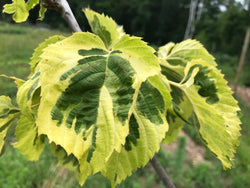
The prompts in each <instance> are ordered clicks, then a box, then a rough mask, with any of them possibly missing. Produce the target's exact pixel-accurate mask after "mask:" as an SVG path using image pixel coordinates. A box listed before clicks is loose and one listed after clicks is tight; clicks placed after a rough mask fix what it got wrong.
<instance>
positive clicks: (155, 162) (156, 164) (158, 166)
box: [150, 154, 175, 188]
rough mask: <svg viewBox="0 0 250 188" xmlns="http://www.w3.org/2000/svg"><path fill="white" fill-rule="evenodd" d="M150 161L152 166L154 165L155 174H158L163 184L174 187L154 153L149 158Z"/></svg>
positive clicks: (169, 187)
mask: <svg viewBox="0 0 250 188" xmlns="http://www.w3.org/2000/svg"><path fill="white" fill-rule="evenodd" d="M150 162H151V164H152V166H153V167H154V169H155V171H156V172H157V174H158V175H159V176H160V178H161V180H162V182H163V184H164V185H165V186H166V187H167V188H175V186H174V184H173V183H172V181H171V180H170V178H169V177H168V175H167V172H166V171H165V169H164V168H163V166H162V165H161V163H160V162H159V161H158V158H157V156H156V154H155V155H154V157H153V158H152V159H151V161H150Z"/></svg>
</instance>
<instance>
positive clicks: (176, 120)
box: [158, 39, 216, 144]
mask: <svg viewBox="0 0 250 188" xmlns="http://www.w3.org/2000/svg"><path fill="white" fill-rule="evenodd" d="M158 57H159V60H160V64H161V72H162V74H163V75H165V76H166V77H167V78H168V80H170V81H172V83H180V82H181V81H182V80H183V79H184V77H185V72H184V71H185V67H186V66H187V64H188V63H189V61H191V60H195V59H202V60H204V61H206V62H207V63H208V64H210V65H212V66H216V63H215V61H214V58H213V57H212V56H211V55H210V54H209V53H208V52H207V50H206V49H205V48H204V47H203V46H202V44H200V43H199V42H198V41H196V40H190V39H188V40H185V41H183V42H181V43H177V44H174V43H172V42H170V43H168V44H166V45H164V46H162V47H160V48H159V50H158ZM172 83H170V85H171V95H172V97H173V108H171V109H170V110H169V113H168V114H167V119H168V122H169V131H168V132H167V134H166V139H165V142H166V143H168V144H170V143H171V142H173V141H174V140H175V139H176V137H177V136H178V133H179V131H180V130H181V128H182V127H183V125H184V124H185V123H188V119H189V118H190V116H191V115H192V106H191V105H190V102H189V101H188V99H187V97H186V96H185V94H184V93H183V91H182V90H180V89H179V88H178V87H176V86H174V85H173V84H172ZM191 84H193V83H191ZM177 85H178V84H177Z"/></svg>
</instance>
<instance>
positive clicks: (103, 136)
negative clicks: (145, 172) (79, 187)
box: [25, 33, 170, 177]
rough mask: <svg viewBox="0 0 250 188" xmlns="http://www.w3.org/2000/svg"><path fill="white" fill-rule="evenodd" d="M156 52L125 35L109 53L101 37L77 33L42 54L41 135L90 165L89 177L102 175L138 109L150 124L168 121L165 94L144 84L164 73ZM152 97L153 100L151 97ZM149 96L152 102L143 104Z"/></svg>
mask: <svg viewBox="0 0 250 188" xmlns="http://www.w3.org/2000/svg"><path fill="white" fill-rule="evenodd" d="M58 49H60V50H58ZM153 53H154V50H153V49H152V48H151V47H148V46H147V45H146V43H145V42H143V41H141V40H140V38H137V37H129V36H128V35H123V37H122V38H121V39H120V40H118V41H116V42H115V43H114V45H113V48H112V49H110V50H107V49H106V47H105V45H104V43H103V41H102V40H101V39H100V38H99V37H98V36H96V35H93V34H90V33H75V34H74V35H72V36H71V37H69V38H66V39H64V40H62V41H59V42H57V43H54V44H51V45H49V46H48V47H46V48H45V49H44V50H43V53H42V55H40V58H41V61H40V62H39V64H37V70H39V72H40V73H41V75H40V76H39V83H40V84H41V97H42V98H41V102H40V106H39V109H38V117H37V121H36V123H37V126H38V132H39V134H45V135H46V136H48V138H49V140H50V142H54V143H55V144H56V145H60V146H61V147H63V149H64V150H65V151H66V152H67V155H71V154H73V155H74V156H75V157H76V158H77V159H78V160H79V161H81V162H80V165H81V168H84V166H88V168H84V169H85V170H84V176H85V177H87V176H88V175H90V174H94V173H96V172H98V171H101V169H103V168H104V166H105V162H106V161H107V160H108V159H109V157H110V156H111V155H112V153H113V152H114V151H117V152H120V151H121V149H122V145H124V144H125V141H126V137H127V135H128V132H129V118H130V116H131V115H132V111H133V107H134V106H135V105H137V106H138V107H137V108H138V111H140V112H141V113H143V114H142V116H143V117H144V116H145V118H149V121H152V124H157V125H158V124H162V123H163V121H165V120H162V119H161V118H162V115H161V114H164V113H166V112H165V111H166V106H167V105H166V104H165V103H166V102H165V100H164V99H162V100H158V99H157V98H159V97H161V91H154V90H155V89H154V87H153V86H150V84H146V83H147V81H146V80H147V79H148V78H149V77H151V76H155V75H159V74H160V67H159V64H158V60H157V58H156V57H155V56H154V54H153ZM34 81H35V80H34ZM30 82H31V81H30ZM150 82H152V83H154V82H153V79H152V81H150ZM31 84H33V82H32V83H31ZM31 84H30V85H31ZM151 85H152V84H151ZM162 85H163V84H162ZM27 88H30V86H29V87H27ZM141 89H143V90H141ZM151 90H152V91H151ZM148 92H152V95H153V96H155V97H151V95H150V96H147V94H148ZM154 92H155V93H154ZM26 93H27V92H26ZM31 93H32V92H31ZM165 93H166V92H165ZM168 93H169V92H168ZM25 95H26V96H27V94H25ZM145 97H146V98H148V101H150V103H148V104H147V103H145V104H144V105H143V104H142V103H143V100H144V98H145ZM163 98H164V97H163ZM137 100H138V101H141V102H140V103H138V104H137V103H136V101H137ZM157 102H160V103H159V105H161V107H162V108H161V110H162V111H161V112H158V109H156V107H155V108H153V109H154V110H155V111H152V110H150V108H151V106H150V104H151V103H152V105H153V104H155V103H156V104H157ZM169 104H170V103H169ZM157 105H158V104H157ZM151 114H152V115H151ZM164 117H165V116H164Z"/></svg>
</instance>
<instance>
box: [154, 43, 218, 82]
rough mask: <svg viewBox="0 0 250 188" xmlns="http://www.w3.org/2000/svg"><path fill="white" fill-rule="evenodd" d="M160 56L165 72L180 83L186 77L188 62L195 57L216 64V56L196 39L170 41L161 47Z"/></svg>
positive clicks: (172, 79)
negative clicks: (177, 41) (185, 70)
mask: <svg viewBox="0 0 250 188" xmlns="http://www.w3.org/2000/svg"><path fill="white" fill-rule="evenodd" d="M158 57H159V59H160V64H161V67H162V72H163V74H164V75H165V76H166V77H167V78H168V79H169V80H171V81H174V82H177V83H179V82H180V81H181V80H182V78H183V77H184V69H185V67H186V64H187V63H188V62H189V61H191V60H194V59H203V60H204V61H206V62H208V63H209V64H211V65H213V66H216V63H215V61H214V57H213V56H211V55H210V54H209V53H208V52H207V50H206V49H205V48H204V47H203V46H202V44H200V43H199V42H198V41H196V40H191V39H188V40H185V41H183V42H181V43H177V44H176V45H174V43H172V42H171V43H168V44H166V45H165V46H162V47H160V48H159V51H158Z"/></svg>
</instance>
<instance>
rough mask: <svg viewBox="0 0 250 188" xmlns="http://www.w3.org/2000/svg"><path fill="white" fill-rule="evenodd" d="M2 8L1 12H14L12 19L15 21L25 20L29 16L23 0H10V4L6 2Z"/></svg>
mask: <svg viewBox="0 0 250 188" xmlns="http://www.w3.org/2000/svg"><path fill="white" fill-rule="evenodd" d="M3 8H4V9H3V13H8V14H14V15H13V20H14V21H15V22H17V23H18V22H24V21H26V20H27V18H28V16H29V10H28V9H27V6H26V3H25V1H24V0H12V3H11V4H6V5H4V6H3Z"/></svg>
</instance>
